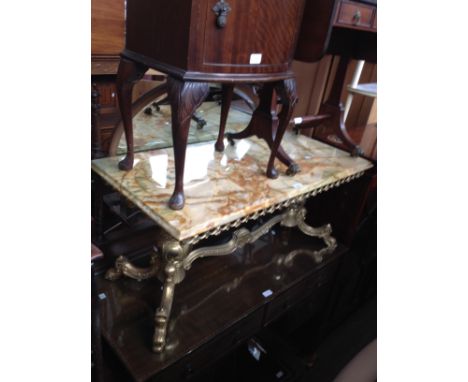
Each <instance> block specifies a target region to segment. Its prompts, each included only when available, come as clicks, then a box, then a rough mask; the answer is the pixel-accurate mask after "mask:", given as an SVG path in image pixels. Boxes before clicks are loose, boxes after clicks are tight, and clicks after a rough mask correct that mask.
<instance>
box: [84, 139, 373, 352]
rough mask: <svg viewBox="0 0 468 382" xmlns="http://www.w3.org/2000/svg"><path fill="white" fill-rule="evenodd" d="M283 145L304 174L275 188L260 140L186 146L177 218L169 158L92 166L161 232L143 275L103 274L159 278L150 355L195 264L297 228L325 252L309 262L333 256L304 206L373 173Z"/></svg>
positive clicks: (121, 266)
mask: <svg viewBox="0 0 468 382" xmlns="http://www.w3.org/2000/svg"><path fill="white" fill-rule="evenodd" d="M283 144H284V146H285V148H286V149H287V150H288V151H289V152H290V153H291V156H292V158H293V159H294V160H295V161H297V163H298V164H299V165H300V166H301V167H302V169H303V171H301V173H299V174H297V175H296V176H295V177H294V178H292V177H289V176H285V175H280V176H279V178H278V179H276V180H274V181H273V180H271V179H268V178H266V177H259V176H258V174H259V173H260V172H261V169H262V168H263V167H264V166H265V161H266V158H267V157H268V151H269V148H268V145H267V144H265V143H264V141H263V140H260V139H258V138H255V137H251V138H248V139H244V140H242V141H241V142H239V144H237V145H236V146H228V147H227V148H226V150H225V151H224V152H223V153H220V152H217V151H215V150H213V146H212V143H211V142H206V143H200V144H193V145H190V146H189V147H188V149H187V157H188V161H187V164H189V165H190V168H189V174H190V176H191V178H190V179H186V181H187V187H186V188H187V205H186V206H185V208H184V209H183V210H180V211H174V210H172V209H170V208H168V207H167V204H166V200H167V197H168V195H170V193H171V190H172V189H173V186H174V169H173V166H172V161H173V160H174V154H173V152H172V150H170V149H160V150H154V151H147V152H140V153H137V154H135V165H134V167H133V169H131V170H129V171H127V172H122V171H119V169H118V168H117V163H118V161H119V158H118V157H110V158H101V159H96V160H94V161H92V169H93V171H94V172H96V173H97V174H98V175H100V176H101V177H102V178H103V179H104V180H105V181H106V182H107V183H109V184H110V185H111V186H112V187H114V188H115V189H116V190H117V191H119V192H120V193H121V194H122V195H123V196H125V197H126V198H127V199H128V200H129V201H130V202H131V203H133V204H134V205H136V206H137V207H139V208H140V209H141V210H142V211H143V212H144V213H146V214H147V215H148V216H149V217H150V218H151V219H153V220H154V221H155V222H156V223H157V224H158V225H159V226H160V227H161V232H160V233H159V234H158V235H157V236H158V237H157V238H156V241H157V246H156V247H157V250H156V252H155V254H154V255H153V257H152V260H151V264H150V266H149V267H148V268H140V267H135V266H134V265H132V264H131V263H130V262H129V261H128V260H127V259H125V258H124V257H120V258H118V259H117V261H116V264H115V267H114V268H112V269H110V270H109V271H108V273H107V277H108V278H110V279H117V278H120V277H121V276H123V275H126V276H129V277H131V278H134V279H138V280H143V279H147V278H150V277H154V276H159V277H160V278H161V280H162V281H163V283H164V287H163V291H162V297H161V303H160V306H159V308H158V309H157V311H156V315H155V331H154V338H153V350H154V351H155V352H162V351H163V350H164V347H165V345H166V333H167V328H168V322H169V320H170V315H171V308H172V302H173V298H174V289H175V286H176V284H178V283H180V282H181V281H182V280H183V279H184V278H185V274H186V272H187V271H188V270H189V269H190V268H191V266H192V263H193V262H194V261H195V260H197V259H199V258H203V257H208V256H222V255H228V254H232V253H233V252H234V251H235V250H236V249H238V248H241V247H243V246H244V245H246V244H249V243H254V242H255V241H256V240H257V239H259V238H260V237H262V236H263V235H264V234H266V233H267V232H268V231H269V230H270V229H271V228H272V227H273V226H275V225H276V224H280V225H282V226H286V227H298V228H299V230H300V231H301V232H303V233H304V234H306V235H308V236H313V237H318V238H320V239H322V240H323V241H324V242H325V244H326V246H325V247H324V248H322V249H321V250H320V251H313V252H312V253H311V254H310V255H311V256H313V257H317V256H319V257H320V256H323V255H324V254H326V253H330V252H331V251H333V250H334V249H335V248H336V241H335V239H334V238H333V237H332V236H331V231H332V230H331V226H330V225H329V224H327V225H324V226H322V227H319V228H313V227H311V226H309V225H307V224H306V223H305V217H306V216H305V214H306V210H305V208H304V202H305V201H306V199H307V198H309V197H313V196H315V195H317V194H319V193H321V192H324V191H327V190H329V189H331V188H333V187H336V186H339V185H341V184H343V183H345V182H349V181H351V180H352V179H355V178H357V177H359V176H361V175H363V174H364V172H365V171H366V170H368V169H370V168H372V166H373V165H372V164H371V163H370V162H369V161H367V160H365V159H363V158H352V157H350V156H349V155H348V154H347V153H346V152H344V151H341V150H338V149H336V148H333V147H331V146H328V145H326V144H324V143H320V142H317V141H314V140H312V139H310V138H308V137H305V136H303V135H294V134H292V133H290V132H286V134H285V138H284V140H283ZM195 159H196V160H195ZM253 179H255V181H252V180H253ZM175 181H177V179H176V180H175ZM265 216H266V217H267V218H268V220H266V221H265V222H263V223H261V224H260V226H257V227H254V228H253V229H251V230H249V229H247V228H246V227H245V226H244V224H245V223H248V222H258V221H259V219H260V218H262V219H263V217H265ZM233 228H238V229H237V230H236V231H234V232H233V234H232V237H231V239H230V240H229V241H227V242H225V243H224V244H221V245H215V246H202V247H200V246H197V244H199V243H200V244H201V243H203V244H206V242H202V241H203V240H205V239H208V238H210V237H211V236H217V235H220V234H221V233H223V232H227V231H229V230H231V229H233Z"/></svg>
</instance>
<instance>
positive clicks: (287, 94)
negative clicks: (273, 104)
mask: <svg viewBox="0 0 468 382" xmlns="http://www.w3.org/2000/svg"><path fill="white" fill-rule="evenodd" d="M275 88H276V91H277V92H278V94H279V95H280V96H281V98H282V100H283V108H282V110H281V113H280V114H279V115H278V119H279V123H278V128H277V130H276V134H275V133H274V132H273V135H274V141H273V146H272V147H271V154H270V159H269V161H268V166H267V176H268V177H269V178H273V179H274V178H277V177H278V171H277V170H276V169H275V167H274V164H275V157H276V156H277V154H278V148H279V147H280V143H281V140H282V139H283V135H284V132H285V131H286V128H287V127H288V124H289V120H290V119H291V116H292V113H293V110H294V106H295V105H296V103H297V92H296V80H295V79H294V78H290V79H287V80H284V81H281V82H279V83H278V84H277V85H276V87H275ZM291 166H293V167H294V168H293V169H292V170H293V171H294V172H297V171H298V168H297V164H295V163H294V162H293V163H291V164H290V165H289V167H290V168H291ZM288 171H289V172H291V170H290V169H288Z"/></svg>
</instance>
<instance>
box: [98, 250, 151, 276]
mask: <svg viewBox="0 0 468 382" xmlns="http://www.w3.org/2000/svg"><path fill="white" fill-rule="evenodd" d="M158 271H159V262H158V258H157V254H156V253H155V254H153V255H152V256H151V260H150V265H149V266H148V267H146V268H142V267H136V266H135V265H133V264H132V263H130V261H128V259H127V258H126V257H124V256H119V257H118V258H117V260H116V261H115V264H114V267H113V268H110V269H109V270H108V271H107V272H106V276H105V277H106V279H107V280H111V281H114V280H118V279H120V278H121V277H122V276H127V277H130V278H132V279H135V280H138V281H141V280H146V279H149V278H151V277H154V276H156V275H157V273H158Z"/></svg>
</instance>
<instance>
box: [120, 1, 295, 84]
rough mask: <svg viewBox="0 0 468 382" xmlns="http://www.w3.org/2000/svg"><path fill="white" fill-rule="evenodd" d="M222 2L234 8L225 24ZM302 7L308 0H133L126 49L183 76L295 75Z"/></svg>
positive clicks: (128, 53) (258, 78)
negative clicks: (293, 66)
mask: <svg viewBox="0 0 468 382" xmlns="http://www.w3.org/2000/svg"><path fill="white" fill-rule="evenodd" d="M217 4H220V5H218V7H222V6H223V5H222V4H224V6H225V7H229V9H230V10H229V11H228V12H227V14H226V15H225V25H224V26H223V27H220V26H219V25H218V24H219V23H218V18H219V12H216V11H215V10H216V9H218V8H216V6H217ZM303 7H304V0H288V1H284V0H269V1H265V0H229V1H227V2H223V1H218V0H198V1H195V0H193V1H187V0H171V1H166V0H138V1H135V0H128V2H127V40H126V48H125V50H124V51H123V55H124V56H126V57H129V58H133V59H136V60H138V61H139V62H142V63H145V64H146V65H148V66H152V67H155V68H157V69H159V70H161V71H164V72H166V73H169V74H172V75H175V76H177V77H183V78H184V79H192V80H211V81H220V82H223V81H231V80H235V79H238V78H246V77H252V79H254V80H255V81H261V80H262V78H263V79H264V80H271V78H272V77H275V78H286V77H291V76H292V73H291V72H290V64H291V60H292V56H293V53H294V48H295V42H296V38H297V34H298V29H299V23H300V20H301V17H302V12H303ZM220 74H222V76H220ZM229 75H231V76H229Z"/></svg>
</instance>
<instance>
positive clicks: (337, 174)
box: [91, 132, 372, 240]
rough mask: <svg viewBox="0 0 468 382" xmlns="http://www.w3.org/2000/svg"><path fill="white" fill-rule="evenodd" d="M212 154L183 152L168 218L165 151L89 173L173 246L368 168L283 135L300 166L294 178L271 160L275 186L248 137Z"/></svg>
mask: <svg viewBox="0 0 468 382" xmlns="http://www.w3.org/2000/svg"><path fill="white" fill-rule="evenodd" d="M225 143H226V149H225V151H224V152H223V153H218V152H216V151H215V149H214V142H213V141H211V142H203V143H197V144H192V145H189V146H188V147H187V154H186V162H185V177H184V189H185V207H184V208H183V209H182V210H179V211H174V210H171V209H170V208H169V207H168V204H167V203H168V201H169V198H170V196H171V194H172V191H173V187H174V156H173V150H172V148H166V149H159V150H153V151H146V152H140V153H137V154H136V155H135V164H134V168H133V169H132V170H131V171H128V172H125V171H121V170H119V169H118V167H117V164H118V162H119V161H120V160H121V159H122V158H123V155H120V156H116V157H110V158H102V159H96V160H93V161H92V165H91V167H92V169H93V170H94V171H95V172H96V173H97V174H99V175H100V176H101V177H102V178H103V179H104V180H105V181H107V182H108V183H109V184H110V185H111V186H113V187H114V188H115V189H116V190H117V191H119V192H120V193H121V194H123V195H124V196H125V197H126V198H127V199H128V200H129V201H131V202H132V203H133V204H135V205H137V206H138V207H139V208H140V209H141V210H142V211H143V212H145V213H146V214H147V215H148V216H149V217H150V218H152V219H153V220H154V221H155V222H156V223H157V224H158V225H160V226H161V227H162V228H164V229H165V230H166V231H167V232H168V233H169V234H171V235H172V236H173V237H174V238H175V239H177V240H186V239H189V238H193V237H194V236H196V235H200V234H203V233H206V232H207V231H210V230H213V229H215V228H216V227H220V226H223V225H226V224H228V223H231V222H234V221H237V220H238V219H241V218H243V217H245V216H248V215H251V214H254V213H256V212H258V211H261V210H265V209H266V208H269V207H272V206H275V205H279V204H281V203H284V202H285V201H287V200H290V199H292V198H295V197H298V196H301V195H304V194H307V193H310V192H312V191H314V190H320V189H322V190H323V188H324V187H327V186H330V185H332V186H333V185H335V186H336V185H338V184H340V182H341V181H343V180H345V179H348V180H349V178H350V177H353V176H355V175H357V174H360V173H362V172H363V171H365V170H367V169H369V168H371V167H372V164H371V163H370V162H369V161H367V160H365V159H363V158H353V157H351V156H350V155H349V154H348V153H346V152H344V151H341V150H339V149H336V148H334V147H331V146H329V145H326V144H324V143H321V142H318V141H315V140H313V139H310V138H308V137H306V136H304V135H294V134H292V133H289V132H286V134H285V136H284V138H283V143H282V145H283V147H284V149H285V150H286V152H287V153H288V154H289V155H290V156H291V157H292V158H293V159H294V160H295V161H296V162H297V163H298V164H299V166H300V167H301V172H300V173H298V174H296V175H295V176H293V177H291V176H287V175H286V174H285V171H286V167H285V166H284V165H283V164H282V163H280V162H279V161H278V160H276V161H275V165H276V166H277V169H278V170H279V172H280V176H279V178H277V179H268V178H267V177H266V175H265V170H266V166H267V162H268V158H269V155H270V151H269V149H268V147H267V145H266V144H265V143H264V142H263V141H262V140H260V139H257V138H255V137H252V138H248V139H243V140H240V141H237V142H236V144H235V146H230V145H229V144H228V143H227V140H226V142H225Z"/></svg>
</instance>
